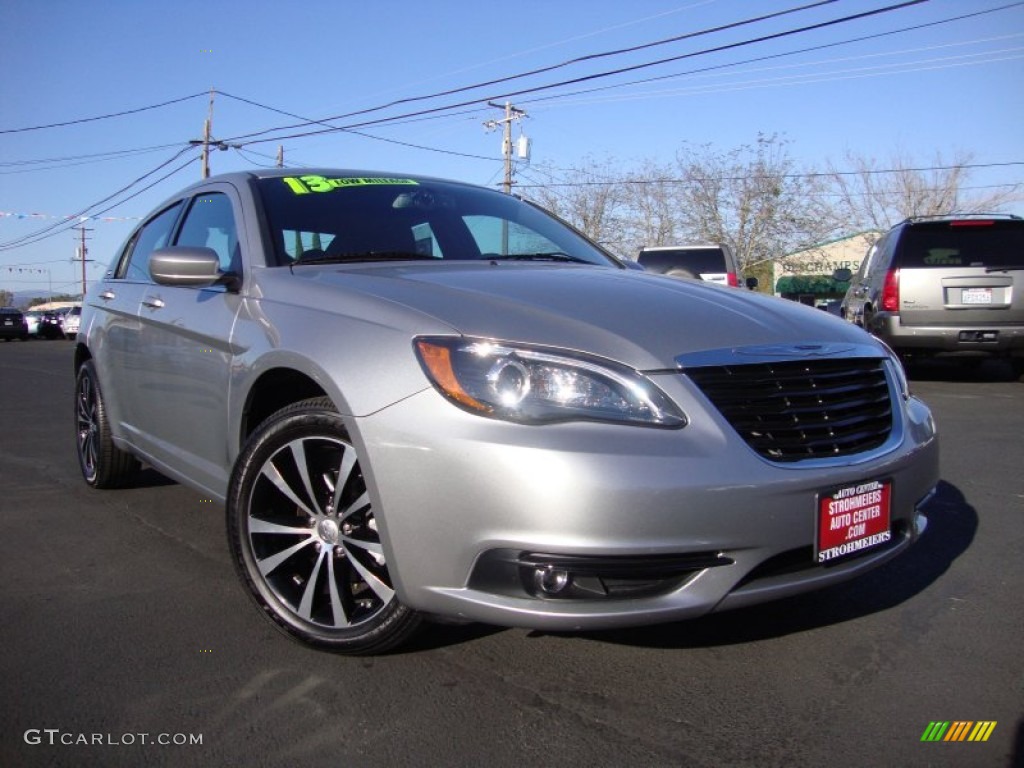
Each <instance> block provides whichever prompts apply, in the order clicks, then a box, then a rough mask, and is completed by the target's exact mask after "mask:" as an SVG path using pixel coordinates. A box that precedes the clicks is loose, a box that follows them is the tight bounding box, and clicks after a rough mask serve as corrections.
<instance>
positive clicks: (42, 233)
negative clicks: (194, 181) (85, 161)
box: [0, 146, 197, 251]
mask: <svg viewBox="0 0 1024 768" xmlns="http://www.w3.org/2000/svg"><path fill="white" fill-rule="evenodd" d="M191 149H192V147H191V146H187V147H185V148H184V149H182V150H180V151H179V152H177V153H176V154H174V155H173V156H172V157H171V158H170V159H168V160H166V161H164V162H163V163H161V164H160V165H158V166H157V167H156V168H153V169H152V170H150V171H147V172H146V173H144V174H143V175H142V176H139V177H138V178H137V179H135V180H134V181H132V182H130V183H128V184H126V185H125V186H123V187H121V188H120V189H119V190H117V191H116V192H113V193H112V194H110V195H107V196H106V197H104V198H103V199H101V200H97V201H96V202H95V203H92V204H91V205H88V206H86V207H85V208H83V209H82V210H81V211H80V212H79V213H77V214H75V218H79V219H80V218H81V217H83V216H99V215H101V214H103V213H106V212H107V211H109V210H112V209H114V208H116V207H117V206H119V205H122V204H123V203H126V202H128V200H131V199H132V198H134V197H136V196H138V195H140V194H142V193H143V192H145V191H146V190H148V189H151V188H152V187H154V186H155V185H156V184H159V183H160V182H161V181H164V180H165V179H168V178H170V177H171V176H173V175H174V174H175V173H178V172H179V171H180V170H182V169H183V168H185V167H187V166H188V165H190V164H191V163H192V162H194V161H195V160H196V159H197V158H195V157H193V158H190V159H189V160H188V161H187V162H185V163H184V164H183V165H180V166H178V167H177V168H175V169H174V170H173V171H171V172H170V173H168V174H167V175H165V176H162V177H160V178H159V179H157V180H156V181H155V182H153V183H152V184H149V185H148V186H146V187H143V188H142V189H140V190H137V191H136V192H134V193H132V194H131V195H130V196H128V197H127V198H125V199H124V200H119V201H118V202H116V203H114V204H113V205H110V206H108V207H107V208H104V209H102V210H99V211H93V209H94V208H97V207H99V206H101V205H103V204H104V203H106V202H108V201H110V200H112V199H113V198H115V197H117V196H118V195H120V194H122V193H123V192H126V191H128V190H129V189H131V188H132V187H134V186H135V185H136V184H139V183H140V182H142V181H143V180H145V179H147V178H149V177H150V176H152V175H153V174H155V173H157V172H159V171H161V170H162V169H164V168H166V167H167V166H168V165H170V164H171V163H173V162H174V161H175V160H177V159H178V158H179V157H181V156H182V155H183V154H185V153H186V152H188V151H190V150H191ZM72 226H73V222H67V221H61V222H56V223H54V224H50V225H48V226H46V227H43V228H42V229H40V230H37V231H36V232H32V233H29V234H27V235H22V236H21V237H18V238H15V239H14V240H8V241H7V242H5V243H0V250H3V251H6V250H10V249H12V248H18V247H21V246H24V245H32V244H34V243H38V242H39V241H41V240H46V239H47V238H50V237H53V236H54V235H58V234H60V233H61V232H65V231H67V230H68V229H71V228H72Z"/></svg>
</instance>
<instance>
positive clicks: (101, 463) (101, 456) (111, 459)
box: [75, 360, 139, 488]
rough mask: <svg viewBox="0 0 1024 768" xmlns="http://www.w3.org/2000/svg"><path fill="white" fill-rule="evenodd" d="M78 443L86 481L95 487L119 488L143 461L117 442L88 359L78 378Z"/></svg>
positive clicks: (76, 419)
mask: <svg viewBox="0 0 1024 768" xmlns="http://www.w3.org/2000/svg"><path fill="white" fill-rule="evenodd" d="M75 446H76V448H77V452H78V465H79V467H80V468H81V470H82V477H83V478H84V479H85V482H86V483H88V484H89V485H91V486H92V487H93V488H117V487H119V486H121V485H124V484H125V483H126V482H128V481H129V480H130V479H131V478H132V477H133V476H134V475H135V472H136V471H137V470H138V468H139V461H138V459H136V458H135V457H134V456H132V455H131V454H130V453H126V452H125V451H122V450H121V449H120V448H118V447H117V446H116V445H114V441H113V439H112V438H111V436H110V422H109V421H108V420H107V409H106V406H105V404H104V402H103V395H102V393H101V392H100V385H99V381H98V380H97V378H96V369H95V367H94V366H93V364H92V360H86V361H85V362H84V363H82V365H81V367H80V368H79V369H78V376H77V377H76V378H75Z"/></svg>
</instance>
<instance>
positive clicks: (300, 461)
mask: <svg viewBox="0 0 1024 768" xmlns="http://www.w3.org/2000/svg"><path fill="white" fill-rule="evenodd" d="M289 447H290V448H291V449H292V458H293V459H295V466H296V467H297V468H298V470H299V476H300V477H301V478H302V485H303V486H304V487H305V488H306V497H307V498H308V499H309V502H310V504H313V505H316V494H315V493H313V483H312V482H311V481H310V479H309V464H308V462H307V461H306V446H305V444H304V442H303V441H302V440H293V441H292V442H291V443H289Z"/></svg>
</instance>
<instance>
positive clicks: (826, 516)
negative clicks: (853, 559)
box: [816, 480, 892, 563]
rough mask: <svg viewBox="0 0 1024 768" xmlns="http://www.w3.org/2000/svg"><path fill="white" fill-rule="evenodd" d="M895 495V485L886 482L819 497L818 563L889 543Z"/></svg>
mask: <svg viewBox="0 0 1024 768" xmlns="http://www.w3.org/2000/svg"><path fill="white" fill-rule="evenodd" d="M891 496H892V483H891V482H889V481H883V480H872V481H870V482H866V483H860V484H858V485H850V486H847V487H846V488H840V489H839V490H837V491H833V492H831V493H825V494H822V495H821V496H819V497H818V547H817V552H816V554H817V561H818V562H819V563H827V562H828V561H829V560H833V559H835V558H837V557H842V556H843V555H851V554H853V553H854V552H860V551H861V550H864V549H867V548H869V547H875V546H878V545H879V544H884V543H885V542H887V541H889V539H890V538H892V533H891V532H890V529H889V499H890V497H891Z"/></svg>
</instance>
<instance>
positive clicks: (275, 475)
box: [260, 459, 316, 516]
mask: <svg viewBox="0 0 1024 768" xmlns="http://www.w3.org/2000/svg"><path fill="white" fill-rule="evenodd" d="M273 461H274V460H273V459H271V460H270V461H268V462H267V463H266V464H264V465H263V469H262V471H261V473H260V474H262V475H263V476H264V477H265V478H267V480H269V481H270V482H272V483H273V484H274V487H276V488H277V490H279V491H280V492H281V493H283V494H284V495H285V496H287V497H288V499H289V500H290V501H292V502H294V504H295V506H297V507H298V508H299V509H301V510H302V511H303V512H305V513H306V514H307V515H310V516H313V515H315V514H316V513H315V512H313V510H312V509H310V508H309V505H307V504H306V502H304V501H303V500H302V499H300V498H299V497H298V496H296V495H295V491H293V490H292V489H291V488H290V487H289V486H288V481H287V480H285V479H284V477H283V476H282V475H281V473H280V472H279V471H278V469H277V467H275V466H274V464H273Z"/></svg>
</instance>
